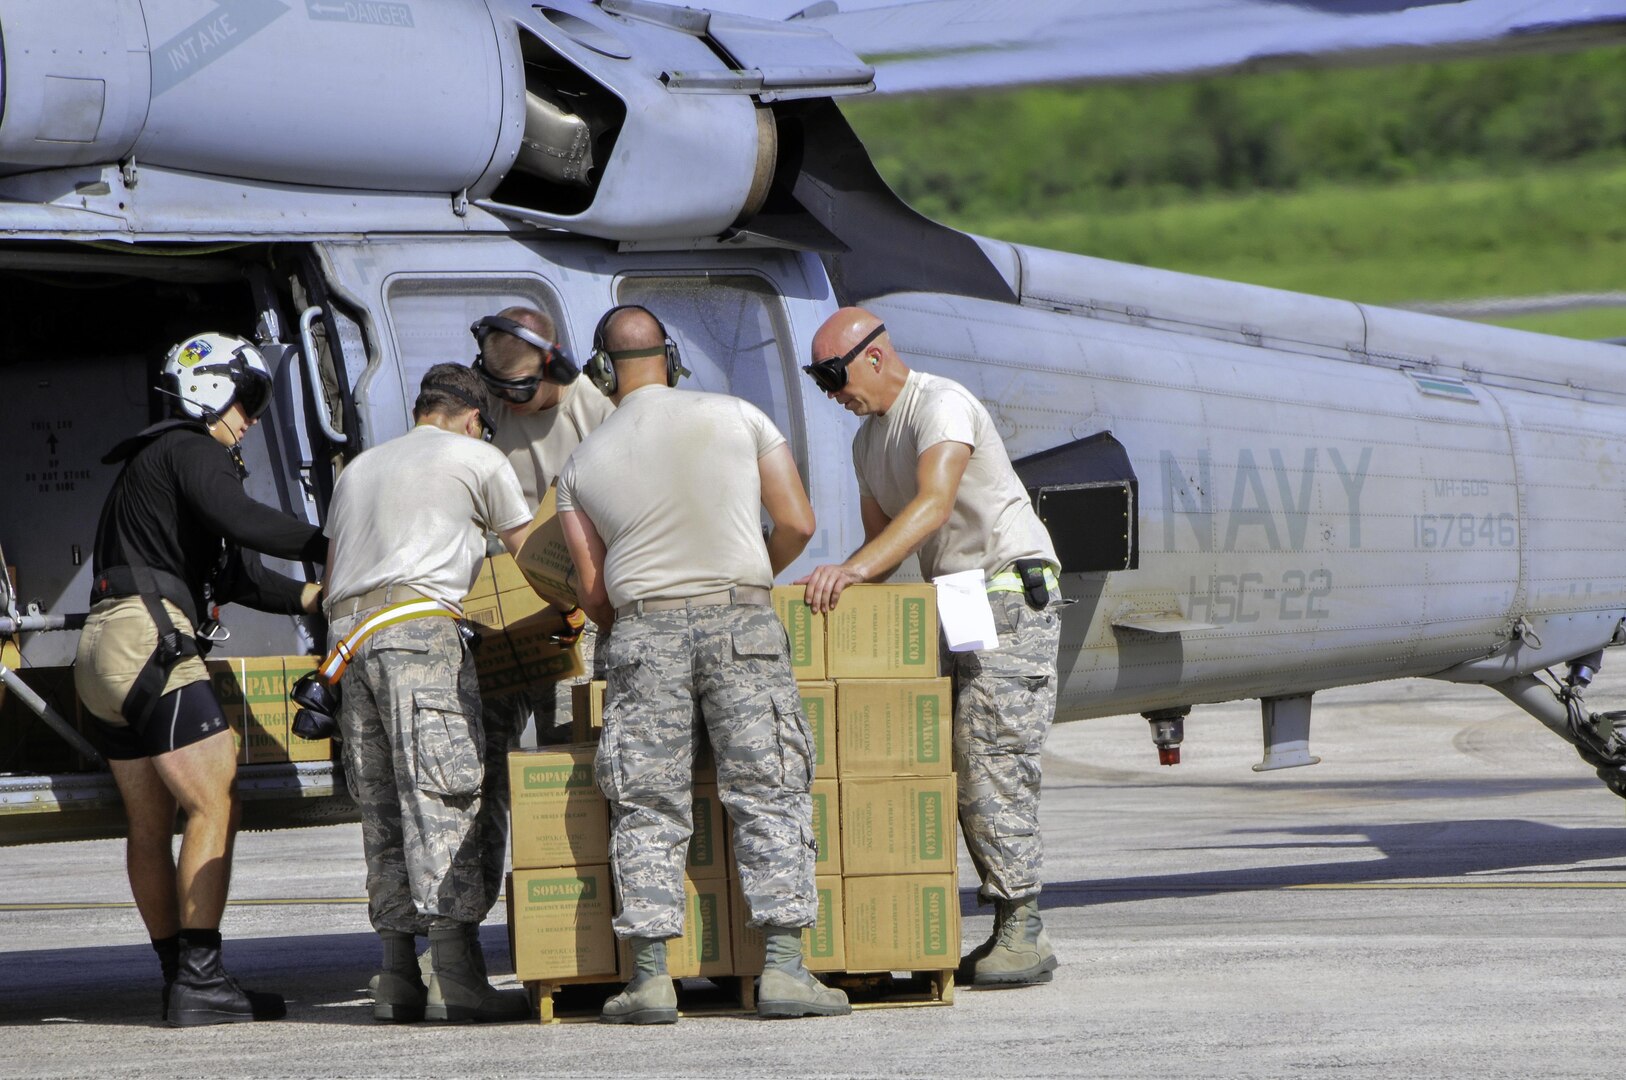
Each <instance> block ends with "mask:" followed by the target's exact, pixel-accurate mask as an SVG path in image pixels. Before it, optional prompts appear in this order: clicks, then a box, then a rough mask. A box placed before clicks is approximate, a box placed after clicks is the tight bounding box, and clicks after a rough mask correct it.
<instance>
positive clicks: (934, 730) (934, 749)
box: [915, 694, 943, 764]
mask: <svg viewBox="0 0 1626 1080" xmlns="http://www.w3.org/2000/svg"><path fill="white" fill-rule="evenodd" d="M941 712H942V699H941V698H940V697H939V696H938V695H937V694H919V695H917V696H916V697H915V760H916V761H917V762H920V763H921V764H925V763H926V762H935V761H941V760H943V729H942V726H941V725H940V724H939V723H938V720H939V719H940V715H939V714H940V713H941Z"/></svg>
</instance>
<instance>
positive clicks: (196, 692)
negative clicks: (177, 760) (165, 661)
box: [95, 680, 228, 761]
mask: <svg viewBox="0 0 1626 1080" xmlns="http://www.w3.org/2000/svg"><path fill="white" fill-rule="evenodd" d="M95 730H96V733H97V735H98V736H99V738H98V739H97V740H96V741H97V742H98V743H100V745H101V751H102V753H103V754H104V755H106V756H107V757H108V758H110V759H112V760H113V761H134V760H135V759H137V758H144V757H157V756H158V755H159V754H167V753H169V752H170V751H171V750H179V749H181V748H182V747H183V746H191V745H192V744H193V743H195V742H202V741H203V740H204V739H207V738H209V737H210V736H211V735H216V734H218V733H220V732H222V731H226V730H228V729H227V727H226V714H225V713H224V711H222V709H221V708H220V699H219V698H217V697H215V691H214V687H212V686H210V685H209V683H208V680H203V681H200V682H195V683H188V684H186V685H185V686H183V687H181V688H180V689H178V690H172V691H170V692H169V693H167V694H165V695H164V696H163V697H161V698H159V699H158V704H156V705H154V706H153V707H152V713H151V714H150V715H149V716H148V717H147V722H146V723H145V724H140V725H137V724H121V725H119V726H118V727H114V726H113V725H111V724H107V723H103V722H102V721H100V720H98V721H97V722H96V728H95Z"/></svg>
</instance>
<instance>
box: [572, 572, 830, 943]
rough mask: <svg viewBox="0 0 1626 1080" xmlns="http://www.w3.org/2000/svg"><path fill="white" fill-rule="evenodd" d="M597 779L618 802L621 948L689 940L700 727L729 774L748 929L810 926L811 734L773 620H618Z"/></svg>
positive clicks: (757, 615)
mask: <svg viewBox="0 0 1626 1080" xmlns="http://www.w3.org/2000/svg"><path fill="white" fill-rule="evenodd" d="M601 645H602V648H603V652H604V654H605V667H606V677H607V681H608V685H607V687H606V690H605V697H604V732H603V734H602V736H601V737H600V739H599V750H598V761H597V766H596V770H597V776H598V783H599V787H600V788H602V789H603V791H604V794H605V796H606V797H607V798H608V799H609V800H610V809H611V814H610V862H611V872H612V873H613V875H614V877H615V885H616V892H617V895H618V896H620V898H621V913H620V914H619V915H617V916H616V919H615V932H616V934H617V935H618V936H620V937H647V938H671V937H676V936H678V935H680V934H682V933H683V912H684V902H683V868H684V863H685V861H686V859H687V856H688V850H689V837H690V834H691V833H693V831H694V822H693V818H692V812H691V788H692V777H693V768H694V755H695V747H696V743H697V739H698V735H699V731H700V729H701V726H702V725H703V726H704V730H705V732H706V735H707V737H708V738H709V739H710V742H711V748H712V754H713V756H714V757H715V758H716V761H717V784H718V793H719V795H720V797H721V798H722V801H723V806H724V807H725V808H726V809H727V811H728V816H729V820H730V822H731V823H732V828H733V833H732V835H733V840H734V853H735V861H736V862H737V863H738V865H739V873H740V885H741V888H742V890H743V892H744V894H745V900H746V903H747V904H748V905H749V907H750V919H749V922H750V925H752V926H762V925H765V924H766V925H773V926H793V927H794V926H811V925H812V924H813V922H814V918H815V916H816V915H817V913H818V896H817V893H816V892H815V891H814V887H813V864H814V860H815V858H816V855H817V849H816V848H815V843H814V839H813V803H812V796H811V794H810V792H811V783H812V775H813V754H812V745H813V738H812V732H811V730H810V728H809V727H808V722H807V717H806V716H804V715H803V714H802V704H801V697H800V696H799V695H798V693H797V691H796V679H795V676H794V675H793V674H792V673H791V669H790V657H789V642H788V640H787V639H786V636H785V628H784V626H783V624H781V623H780V621H779V619H778V617H777V616H776V615H775V614H774V613H773V609H772V608H770V607H765V606H752V605H727V604H722V605H714V606H709V607H699V608H692V609H678V610H672V611H659V612H650V613H647V614H644V615H637V616H630V617H627V618H621V619H617V620H616V622H615V629H614V631H613V632H612V633H611V634H610V635H609V636H608V639H607V640H606V641H604V642H602V643H601Z"/></svg>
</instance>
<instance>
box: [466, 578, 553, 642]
mask: <svg viewBox="0 0 1626 1080" xmlns="http://www.w3.org/2000/svg"><path fill="white" fill-rule="evenodd" d="M544 611H551V612H553V614H554V622H553V631H554V632H558V631H561V630H564V629H565V626H566V623H565V618H564V616H563V615H560V614H559V613H558V611H557V609H555V608H553V607H551V606H550V605H549V604H548V602H547V601H546V600H544V599H542V598H541V597H540V596H538V595H536V593H534V592H532V591H531V590H530V589H529V588H528V587H526V586H524V585H521V586H520V587H519V588H517V589H509V590H508V591H506V592H500V593H493V594H491V595H489V596H484V597H481V598H480V599H478V600H476V599H472V598H465V599H464V601H463V617H464V618H465V619H467V620H468V621H469V622H472V623H478V624H479V625H480V627H481V630H482V635H483V636H485V637H489V636H490V632H491V631H494V630H501V629H503V628H504V627H512V626H515V625H517V624H520V623H522V622H524V620H526V619H529V618H531V617H532V616H535V615H539V614H541V613H542V612H544ZM538 621H539V622H540V620H538Z"/></svg>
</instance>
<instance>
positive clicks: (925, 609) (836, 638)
mask: <svg viewBox="0 0 1626 1080" xmlns="http://www.w3.org/2000/svg"><path fill="white" fill-rule="evenodd" d="M824 622H825V635H824V640H825V668H826V672H827V674H828V677H829V678H832V679H935V678H937V676H938V670H937V590H936V588H935V587H934V586H931V585H852V586H849V587H848V588H847V589H845V590H844V591H843V592H842V594H841V601H840V603H838V604H837V605H836V609H835V610H834V611H832V612H830V613H829V614H828V615H826V616H825V619H824Z"/></svg>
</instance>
